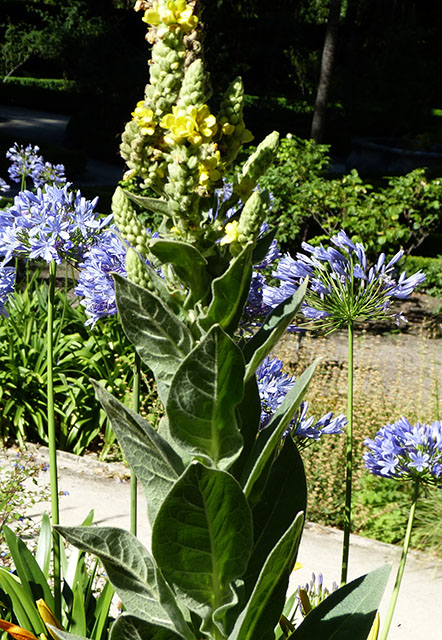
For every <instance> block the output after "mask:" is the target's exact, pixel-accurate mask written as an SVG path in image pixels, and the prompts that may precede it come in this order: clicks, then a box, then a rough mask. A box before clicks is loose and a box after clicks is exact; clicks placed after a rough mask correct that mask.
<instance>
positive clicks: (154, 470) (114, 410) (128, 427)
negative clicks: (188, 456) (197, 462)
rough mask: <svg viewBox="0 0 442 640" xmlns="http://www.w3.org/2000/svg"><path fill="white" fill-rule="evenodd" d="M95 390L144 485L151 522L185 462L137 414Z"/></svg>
mask: <svg viewBox="0 0 442 640" xmlns="http://www.w3.org/2000/svg"><path fill="white" fill-rule="evenodd" d="M94 387H95V392H96V395H97V398H98V400H99V401H100V403H101V405H102V407H103V409H104V410H105V412H106V415H107V417H108V418H109V420H110V423H111V425H112V429H113V430H114V432H115V435H116V436H117V438H118V441H119V443H120V445H121V447H122V449H123V451H124V455H125V456H126V458H127V460H128V461H129V463H130V466H131V469H132V471H133V472H134V474H135V476H136V477H137V478H138V480H139V481H140V482H141V484H142V485H143V488H144V492H145V495H146V500H147V508H148V513H149V520H150V522H151V523H152V522H153V521H154V520H155V516H156V514H157V512H158V509H159V508H160V506H161V504H162V502H163V500H164V498H165V497H166V495H167V493H168V492H169V490H170V489H171V487H172V485H173V483H174V482H175V481H176V480H177V478H178V477H179V476H180V475H181V474H182V472H183V471H184V465H183V463H182V460H181V458H180V457H179V456H178V454H177V453H176V452H175V451H174V450H173V449H172V447H171V446H170V444H169V443H168V442H167V441H166V440H165V439H164V438H162V437H161V436H160V435H159V433H157V432H156V431H155V429H153V428H152V427H151V426H150V424H149V423H148V422H147V421H146V420H144V418H142V417H141V416H140V415H138V413H135V412H134V411H132V410H131V409H129V408H128V407H126V406H125V405H124V404H123V403H122V402H120V401H119V400H117V398H115V397H114V396H113V395H112V394H110V393H109V392H108V391H106V390H105V389H104V388H103V387H102V386H101V385H99V384H97V383H94Z"/></svg>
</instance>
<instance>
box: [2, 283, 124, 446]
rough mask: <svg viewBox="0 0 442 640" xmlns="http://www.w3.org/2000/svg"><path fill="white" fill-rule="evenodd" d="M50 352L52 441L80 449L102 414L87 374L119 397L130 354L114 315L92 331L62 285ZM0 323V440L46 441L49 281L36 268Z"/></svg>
mask: <svg viewBox="0 0 442 640" xmlns="http://www.w3.org/2000/svg"><path fill="white" fill-rule="evenodd" d="M55 305H56V306H55V309H56V313H55V325H54V336H55V340H54V355H55V368H54V372H55V387H54V392H55V403H56V423H57V438H58V448H60V449H64V450H67V451H72V452H73V453H77V454H79V453H81V452H82V451H84V449H86V448H87V447H89V446H90V445H91V443H92V442H93V441H94V440H95V439H96V438H97V437H98V435H99V434H100V431H101V430H102V428H103V426H104V423H105V416H104V414H103V413H102V411H101V410H100V407H99V405H98V404H97V402H95V401H94V399H93V389H92V386H91V382H90V378H91V377H94V378H96V379H98V380H102V381H103V382H104V383H105V384H106V385H107V386H108V387H109V388H111V389H113V390H114V392H116V393H117V394H118V395H119V396H120V397H122V398H124V397H125V396H126V394H128V393H130V388H129V389H128V386H129V387H130V383H131V373H130V371H131V369H130V364H131V361H132V359H133V355H131V349H130V347H129V345H128V343H127V341H126V340H125V338H124V336H123V335H122V333H121V331H120V330H119V327H118V324H117V321H116V319H111V320H110V321H109V322H108V323H103V324H102V325H100V324H99V325H98V327H97V328H96V329H94V331H93V332H92V333H91V332H90V331H89V330H88V329H87V328H86V327H85V326H84V322H85V320H86V316H85V313H84V310H83V308H82V307H81V306H80V305H73V304H71V302H70V301H69V300H68V298H67V296H66V293H65V291H64V290H63V289H61V290H58V291H57V293H56V299H55ZM8 310H9V314H10V315H9V318H2V319H1V322H0V363H1V367H0V398H1V405H2V407H1V413H0V422H1V430H2V439H3V441H8V440H12V441H18V442H19V443H24V442H40V443H44V444H47V430H46V397H47V389H46V385H47V378H46V376H47V362H46V310H47V285H46V283H45V282H39V281H38V278H37V274H35V275H34V277H33V278H32V279H31V280H30V283H29V284H28V286H27V287H25V288H24V289H23V290H17V291H16V293H15V294H14V296H13V297H12V298H11V300H10V302H9V305H8Z"/></svg>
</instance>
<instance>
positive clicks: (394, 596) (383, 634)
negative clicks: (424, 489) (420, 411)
mask: <svg viewBox="0 0 442 640" xmlns="http://www.w3.org/2000/svg"><path fill="white" fill-rule="evenodd" d="M418 496H419V478H417V479H416V480H415V483H414V490H413V501H412V503H411V507H410V513H409V515H408V524H407V531H406V532H405V538H404V544H403V547H402V554H401V559H400V561H399V567H398V570H397V574H396V581H395V583H394V587H393V593H392V594H391V599H390V604H389V605H388V610H387V613H386V616H385V623H384V625H383V627H382V632H381V635H380V639H379V640H387V636H388V632H389V631H390V625H391V621H392V619H393V614H394V610H395V607H396V602H397V598H398V595H399V589H400V586H401V582H402V576H403V575H404V569H405V563H406V561H407V553H408V547H409V546H410V538H411V530H412V528H413V520H414V513H415V511H416V504H417V499H418Z"/></svg>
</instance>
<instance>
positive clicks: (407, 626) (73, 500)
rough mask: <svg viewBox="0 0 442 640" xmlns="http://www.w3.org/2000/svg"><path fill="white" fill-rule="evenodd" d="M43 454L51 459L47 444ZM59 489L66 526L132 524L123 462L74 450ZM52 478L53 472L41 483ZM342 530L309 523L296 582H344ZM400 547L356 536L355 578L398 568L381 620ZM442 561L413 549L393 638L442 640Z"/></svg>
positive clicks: (38, 511)
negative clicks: (318, 578) (91, 519)
mask: <svg viewBox="0 0 442 640" xmlns="http://www.w3.org/2000/svg"><path fill="white" fill-rule="evenodd" d="M40 454H41V455H42V456H43V458H44V459H47V454H46V453H45V450H44V448H42V449H40ZM59 469H60V476H59V478H60V479H59V489H60V492H68V494H67V495H62V496H61V498H60V507H61V509H60V514H61V515H60V521H61V524H63V525H66V526H69V525H78V524H80V523H81V522H82V520H83V519H84V518H85V517H86V515H87V514H88V512H89V511H90V509H94V512H95V523H96V524H97V525H100V526H107V525H108V526H118V527H123V528H126V529H128V528H129V506H128V505H129V495H130V484H129V482H128V473H127V470H126V469H125V468H124V467H122V466H120V465H107V464H104V463H100V462H97V461H96V460H94V459H90V458H89V459H86V458H83V457H82V458H78V457H77V456H73V455H72V454H66V453H62V454H60V456H59ZM48 481H49V478H48V473H47V472H46V473H45V474H42V475H41V478H40V482H42V483H47V482H48ZM138 502H139V528H138V531H139V538H140V539H141V540H142V541H143V543H144V544H146V545H147V546H149V544H150V534H149V528H148V524H147V517H146V507H145V501H144V497H143V495H142V490H141V489H140V490H139V500H138ZM45 510H49V504H48V503H40V504H37V505H35V506H34V507H33V509H32V512H31V513H30V514H29V515H30V516H31V517H32V518H34V519H35V521H37V522H38V520H39V519H40V518H41V515H42V514H43V512H44V511H45ZM341 545H342V532H340V531H337V530H335V529H330V528H328V527H322V526H318V525H315V524H311V523H308V524H307V525H306V527H305V530H304V534H303V537H302V542H301V547H300V550H299V554H298V560H299V562H301V563H302V565H303V567H302V569H300V570H298V571H296V572H294V573H293V576H292V581H291V584H292V586H293V588H296V587H297V586H298V585H299V584H304V583H305V582H309V581H310V579H311V574H312V572H314V573H315V574H316V575H318V574H319V573H322V574H323V576H324V585H325V586H326V587H328V588H330V587H331V586H332V583H333V581H336V582H339V577H340V560H341V553H342V547H341ZM399 556H400V549H399V548H398V547H396V546H393V545H389V544H384V543H380V542H376V541H374V540H370V539H368V538H362V537H360V536H352V537H351V548H350V569H349V579H350V580H351V579H353V578H356V577H358V576H360V575H363V574H364V573H367V572H368V571H371V570H373V569H376V568H377V567H380V566H381V565H384V564H386V563H392V564H393V568H392V572H391V575H390V581H389V584H388V586H387V590H386V594H385V596H384V599H383V602H382V605H381V610H380V611H381V620H382V616H383V614H384V613H385V610H386V608H387V605H388V600H389V596H390V594H391V591H392V588H393V582H394V578H395V576H396V569H397V564H398V561H399ZM441 629H442V560H440V559H435V558H434V557H433V556H430V555H426V554H423V553H415V552H411V553H410V554H409V557H408V561H407V566H406V570H405V574H404V578H403V582H402V587H401V592H400V595H399V600H398V604H397V607H396V613H395V617H394V619H393V624H392V627H391V631H390V635H389V640H441V638H442V632H441Z"/></svg>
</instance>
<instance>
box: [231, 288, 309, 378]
mask: <svg viewBox="0 0 442 640" xmlns="http://www.w3.org/2000/svg"><path fill="white" fill-rule="evenodd" d="M306 288H307V280H304V282H303V283H302V284H301V285H300V286H299V288H298V289H297V290H296V292H295V293H294V294H293V296H291V297H290V298H288V299H287V300H284V302H281V304H279V305H278V306H277V307H276V308H275V309H273V311H271V312H270V313H269V315H268V316H267V317H266V319H265V320H264V322H263V324H262V326H261V327H260V329H259V331H257V332H256V333H255V335H254V336H253V337H252V338H250V340H248V341H247V342H246V344H245V346H244V349H243V353H244V358H245V361H246V363H247V367H246V378H245V379H246V380H248V379H249V378H250V377H251V376H252V375H253V374H254V373H255V371H256V369H257V368H258V366H259V365H260V364H261V362H262V361H263V360H264V358H265V357H266V356H268V354H269V353H270V351H271V350H272V349H273V347H274V346H275V344H276V343H277V342H278V340H279V338H280V337H281V336H282V334H283V333H284V332H285V330H286V329H287V327H288V326H289V324H290V323H291V321H292V320H293V318H294V317H295V315H296V313H297V312H298V310H299V307H300V306H301V303H302V301H303V299H304V296H305V291H306Z"/></svg>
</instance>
